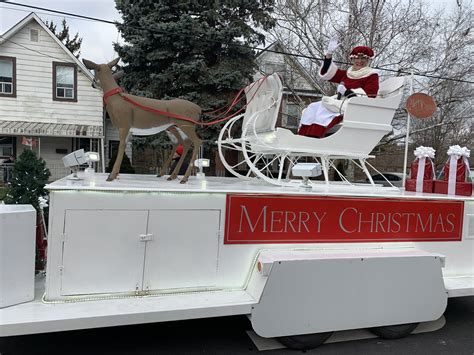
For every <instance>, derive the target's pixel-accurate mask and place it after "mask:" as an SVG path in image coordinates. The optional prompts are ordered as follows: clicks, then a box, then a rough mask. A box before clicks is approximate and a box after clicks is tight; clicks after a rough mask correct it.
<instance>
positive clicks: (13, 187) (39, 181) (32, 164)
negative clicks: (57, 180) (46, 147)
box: [5, 149, 51, 211]
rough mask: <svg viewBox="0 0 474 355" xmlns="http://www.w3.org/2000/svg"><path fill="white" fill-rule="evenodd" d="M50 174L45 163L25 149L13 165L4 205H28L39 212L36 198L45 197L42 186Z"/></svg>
mask: <svg viewBox="0 0 474 355" xmlns="http://www.w3.org/2000/svg"><path fill="white" fill-rule="evenodd" d="M50 176H51V172H50V171H49V169H47V168H46V162H45V161H44V160H43V159H41V158H38V157H37V156H36V153H35V152H34V151H32V150H29V149H26V150H24V151H23V153H21V155H20V156H19V158H18V159H17V160H16V161H15V164H14V165H13V172H12V180H11V183H10V185H9V186H8V189H7V195H6V198H5V203H6V204H30V205H32V206H33V207H34V208H36V210H37V211H39V204H38V198H39V197H40V196H45V195H46V191H45V189H44V186H45V185H46V183H47V182H48V178H49V177H50Z"/></svg>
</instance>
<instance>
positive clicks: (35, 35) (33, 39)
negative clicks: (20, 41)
mask: <svg viewBox="0 0 474 355" xmlns="http://www.w3.org/2000/svg"><path fill="white" fill-rule="evenodd" d="M30 41H31V42H38V41H39V32H38V30H33V29H31V30H30Z"/></svg>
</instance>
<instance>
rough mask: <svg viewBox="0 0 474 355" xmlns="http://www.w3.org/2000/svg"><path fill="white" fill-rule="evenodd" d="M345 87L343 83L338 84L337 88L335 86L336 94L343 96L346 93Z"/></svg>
mask: <svg viewBox="0 0 474 355" xmlns="http://www.w3.org/2000/svg"><path fill="white" fill-rule="evenodd" d="M346 90H347V89H346V87H345V86H344V84H343V83H340V84H339V85H338V86H337V93H338V94H341V96H344V94H345V93H346Z"/></svg>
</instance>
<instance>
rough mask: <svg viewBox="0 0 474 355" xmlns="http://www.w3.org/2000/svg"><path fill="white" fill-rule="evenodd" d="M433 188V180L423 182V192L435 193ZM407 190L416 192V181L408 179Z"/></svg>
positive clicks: (406, 182)
mask: <svg viewBox="0 0 474 355" xmlns="http://www.w3.org/2000/svg"><path fill="white" fill-rule="evenodd" d="M433 188H434V181H433V180H423V192H433ZM405 190H407V191H416V179H407V180H406V181H405Z"/></svg>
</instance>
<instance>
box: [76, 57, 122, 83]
mask: <svg viewBox="0 0 474 355" xmlns="http://www.w3.org/2000/svg"><path fill="white" fill-rule="evenodd" d="M119 60H120V58H115V59H114V60H112V61H111V62H109V63H107V64H96V63H94V62H93V61H91V60H87V59H82V62H83V63H84V65H85V66H86V68H87V69H89V70H94V81H93V83H92V87H94V88H96V89H98V88H102V89H104V84H105V85H107V84H112V83H115V84H116V80H118V79H120V78H121V77H122V76H123V71H118V72H117V73H115V74H112V68H113V67H114V66H115V65H117V63H118V62H119Z"/></svg>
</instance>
